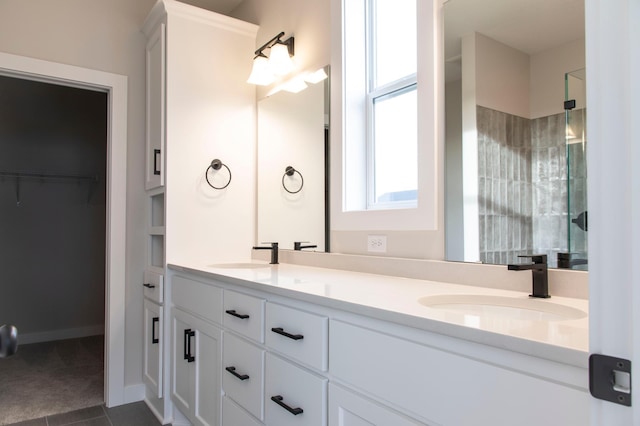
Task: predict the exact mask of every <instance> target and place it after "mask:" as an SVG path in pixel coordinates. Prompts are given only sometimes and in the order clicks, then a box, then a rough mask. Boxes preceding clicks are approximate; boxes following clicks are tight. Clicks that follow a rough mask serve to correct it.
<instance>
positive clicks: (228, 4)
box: [179, 0, 242, 15]
mask: <svg viewBox="0 0 640 426" xmlns="http://www.w3.org/2000/svg"><path fill="white" fill-rule="evenodd" d="M179 1H181V2H182V3H187V4H190V5H192V6H197V7H199V8H202V9H206V10H211V11H213V12H218V13H221V14H223V15H228V14H229V12H231V11H232V10H233V9H235V8H236V7H237V6H238V5H239V4H240V3H242V0H179Z"/></svg>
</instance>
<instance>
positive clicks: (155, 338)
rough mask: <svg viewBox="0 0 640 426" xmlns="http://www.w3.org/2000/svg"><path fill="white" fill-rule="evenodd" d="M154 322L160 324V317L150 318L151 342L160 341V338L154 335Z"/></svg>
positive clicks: (153, 343)
mask: <svg viewBox="0 0 640 426" xmlns="http://www.w3.org/2000/svg"><path fill="white" fill-rule="evenodd" d="M156 324H160V317H153V319H152V320H151V344H152V345H155V344H156V343H160V339H159V338H157V337H156Z"/></svg>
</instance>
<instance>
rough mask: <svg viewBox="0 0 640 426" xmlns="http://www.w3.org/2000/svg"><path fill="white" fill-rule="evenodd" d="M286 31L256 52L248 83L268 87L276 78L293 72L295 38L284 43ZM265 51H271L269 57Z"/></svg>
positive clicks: (290, 38)
mask: <svg viewBox="0 0 640 426" xmlns="http://www.w3.org/2000/svg"><path fill="white" fill-rule="evenodd" d="M282 37H284V31H283V32H281V33H279V34H278V35H276V36H275V37H273V38H272V39H271V40H269V41H268V42H266V43H265V44H263V45H262V46H260V48H259V49H258V50H256V51H255V55H256V56H255V57H254V58H253V68H252V69H251V75H250V76H249V79H248V80H247V83H250V84H256V85H259V86H268V85H269V84H271V83H273V82H274V81H275V79H276V77H279V76H283V75H286V74H288V73H290V72H291V71H292V70H293V66H294V65H293V60H292V59H291V57H292V56H293V54H294V38H293V37H289V38H288V39H286V40H284V41H282ZM265 49H271V52H270V54H269V57H267V55H265V54H264V50H265Z"/></svg>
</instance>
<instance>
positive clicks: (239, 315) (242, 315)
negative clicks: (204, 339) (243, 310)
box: [225, 309, 249, 319]
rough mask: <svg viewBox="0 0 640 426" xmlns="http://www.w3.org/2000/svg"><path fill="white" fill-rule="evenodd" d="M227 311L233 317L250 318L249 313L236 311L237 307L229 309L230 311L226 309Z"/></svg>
mask: <svg viewBox="0 0 640 426" xmlns="http://www.w3.org/2000/svg"><path fill="white" fill-rule="evenodd" d="M225 312H226V313H227V314H229V315H231V316H232V317H236V318H240V319H248V318H249V315H246V314H239V313H236V310H235V309H229V310H228V311H225Z"/></svg>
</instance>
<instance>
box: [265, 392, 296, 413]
mask: <svg viewBox="0 0 640 426" xmlns="http://www.w3.org/2000/svg"><path fill="white" fill-rule="evenodd" d="M271 400H272V401H273V402H275V403H276V404H278V405H279V406H281V407H282V408H284V409H285V410H287V411H288V412H290V413H291V414H293V415H294V416H297V415H298V414H302V413H303V412H304V410H303V409H302V408H300V407H298V408H291V407H289V406H288V405H287V404H285V403H284V402H282V397H281V396H280V395H276V396H272V397H271Z"/></svg>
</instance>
